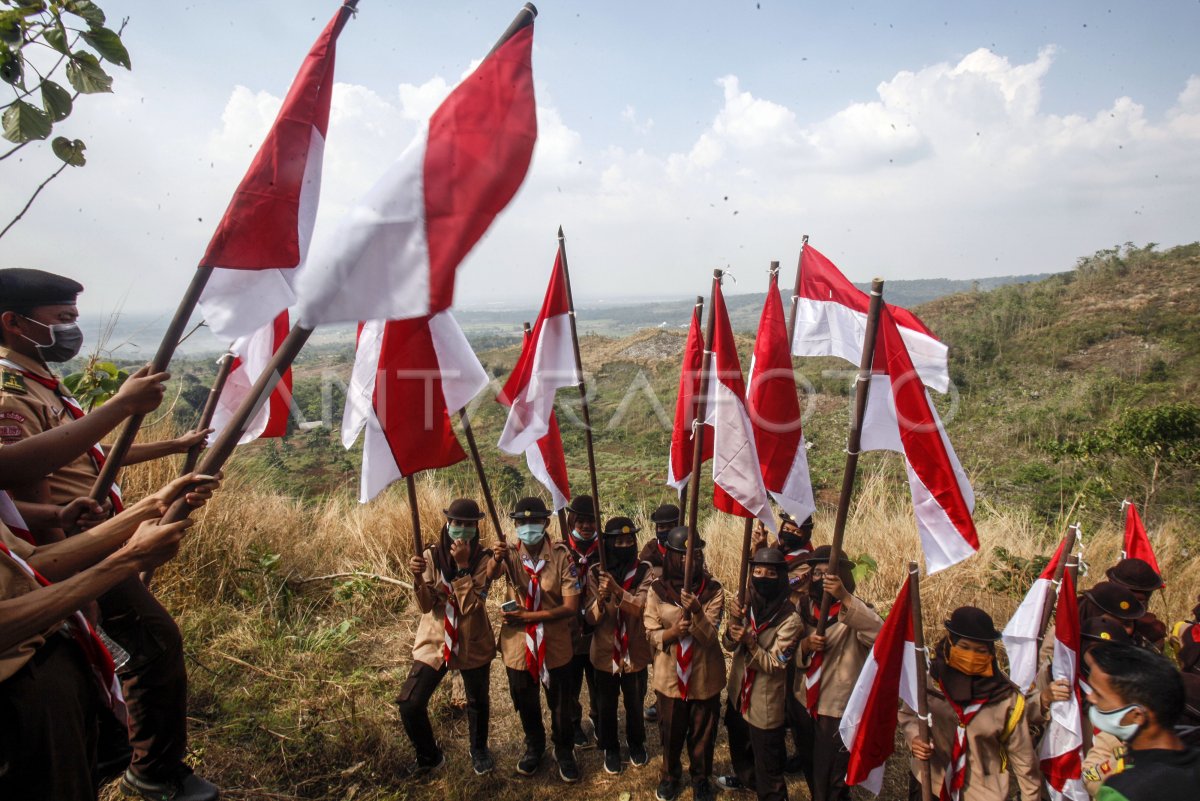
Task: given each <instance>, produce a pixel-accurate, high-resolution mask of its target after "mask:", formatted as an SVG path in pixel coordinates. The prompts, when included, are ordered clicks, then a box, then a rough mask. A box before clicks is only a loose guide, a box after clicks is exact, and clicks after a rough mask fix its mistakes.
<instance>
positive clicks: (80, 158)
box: [50, 136, 87, 391]
mask: <svg viewBox="0 0 1200 801" xmlns="http://www.w3.org/2000/svg"><path fill="white" fill-rule="evenodd" d="M50 149H51V150H53V151H54V155H56V156H58V157H59V158H60V159H62V160H63V161H65V162H67V163H68V164H70V165H71V166H72V167H82V166H83V165H84V164H87V158H85V157H84V155H83V151H84V150H87V146H86V145H84V143H83V142H82V141H81V140H79V139H67V137H65V136H56V137H54V141H53V142H51V143H50ZM64 380H66V379H64ZM72 391H73V390H72Z"/></svg>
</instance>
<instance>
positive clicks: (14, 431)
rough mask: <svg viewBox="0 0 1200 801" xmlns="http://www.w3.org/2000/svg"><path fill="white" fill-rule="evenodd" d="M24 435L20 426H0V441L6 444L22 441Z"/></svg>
mask: <svg viewBox="0 0 1200 801" xmlns="http://www.w3.org/2000/svg"><path fill="white" fill-rule="evenodd" d="M24 433H25V432H23V431H22V430H21V427H20V426H0V439H2V440H4V441H5V442H13V441H15V440H18V439H21V437H22V436H24Z"/></svg>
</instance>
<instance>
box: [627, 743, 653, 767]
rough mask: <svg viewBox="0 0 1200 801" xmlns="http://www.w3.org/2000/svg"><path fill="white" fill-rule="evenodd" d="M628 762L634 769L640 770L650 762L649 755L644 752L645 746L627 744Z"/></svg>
mask: <svg viewBox="0 0 1200 801" xmlns="http://www.w3.org/2000/svg"><path fill="white" fill-rule="evenodd" d="M629 761H630V762H631V763H633V766H634V767H635V768H640V767H642V766H643V765H646V764H648V763H649V762H650V754H648V753H647V752H646V746H644V745H640V744H639V745H634V744H633V743H630V744H629Z"/></svg>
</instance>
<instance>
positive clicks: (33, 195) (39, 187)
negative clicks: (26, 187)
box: [0, 161, 71, 238]
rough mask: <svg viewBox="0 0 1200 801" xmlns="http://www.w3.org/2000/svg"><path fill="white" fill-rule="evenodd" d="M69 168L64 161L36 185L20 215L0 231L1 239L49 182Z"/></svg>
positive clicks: (23, 214)
mask: <svg viewBox="0 0 1200 801" xmlns="http://www.w3.org/2000/svg"><path fill="white" fill-rule="evenodd" d="M69 166H71V165H70V164H68V163H67V162H65V161H64V162H63V163H62V166H61V167H59V168H58V169H57V170H55V171H54V172H53V173H52V174H51V175H50V177H49V178H47V179H46V180H44V181H42V182H41V183H40V184H38V188H37V189H35V190H33V194H32V195H30V196H29V200H28V201H26V203H25V208H23V209H21V211H20V213H19V214H17V216H16V217H13V218H12V220H11V221H9V223H8V225H6V226H4V230H3V231H0V238H3V237H4V235H5V234H7V233H8V229H10V228H12V227H13V226H14V225H16V224H17V222H18V221H19V220H20V219H21V218H22V217H24V216H25V212H27V211H29V207H30V206H32V205H33V201H35V200H37V196H38V195H39V194H41V192H42V190H43V189H45V188H46V184H48V183H50V182H51V181H53V180H54V179H55V178H57V177H58V176H59V175H60V174H61V173H62V171H63V170H65V169H66V168H67V167H69Z"/></svg>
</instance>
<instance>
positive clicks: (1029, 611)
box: [1001, 578, 1052, 690]
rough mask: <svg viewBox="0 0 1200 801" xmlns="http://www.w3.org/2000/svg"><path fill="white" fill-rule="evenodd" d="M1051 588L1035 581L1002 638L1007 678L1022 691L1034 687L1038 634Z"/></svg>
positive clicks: (1042, 581)
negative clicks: (1006, 655)
mask: <svg viewBox="0 0 1200 801" xmlns="http://www.w3.org/2000/svg"><path fill="white" fill-rule="evenodd" d="M1051 586H1052V585H1051V582H1050V580H1049V579H1044V578H1039V579H1037V580H1036V581H1034V582H1033V586H1032V587H1030V588H1029V592H1027V593H1025V598H1024V599H1023V600H1022V601H1021V605H1020V606H1018V607H1017V611H1016V612H1015V613H1013V616H1012V617H1011V618H1009V621H1008V624H1007V625H1006V626H1005V627H1004V631H1003V633H1002V634H1001V638H1002V639H1003V641H1004V650H1005V652H1006V653H1007V654H1008V677H1009V678H1010V679H1012V682H1013V684H1015V685H1017V686H1018V687H1020V688H1021V689H1022V690H1028V689H1029V688H1031V687H1033V683H1034V681H1035V680H1036V679H1037V671H1038V642H1037V641H1038V632H1039V629H1040V628H1041V625H1042V614H1043V612H1044V610H1045V608H1046V594H1047V593H1048V592H1049V591H1050V588H1051Z"/></svg>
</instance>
